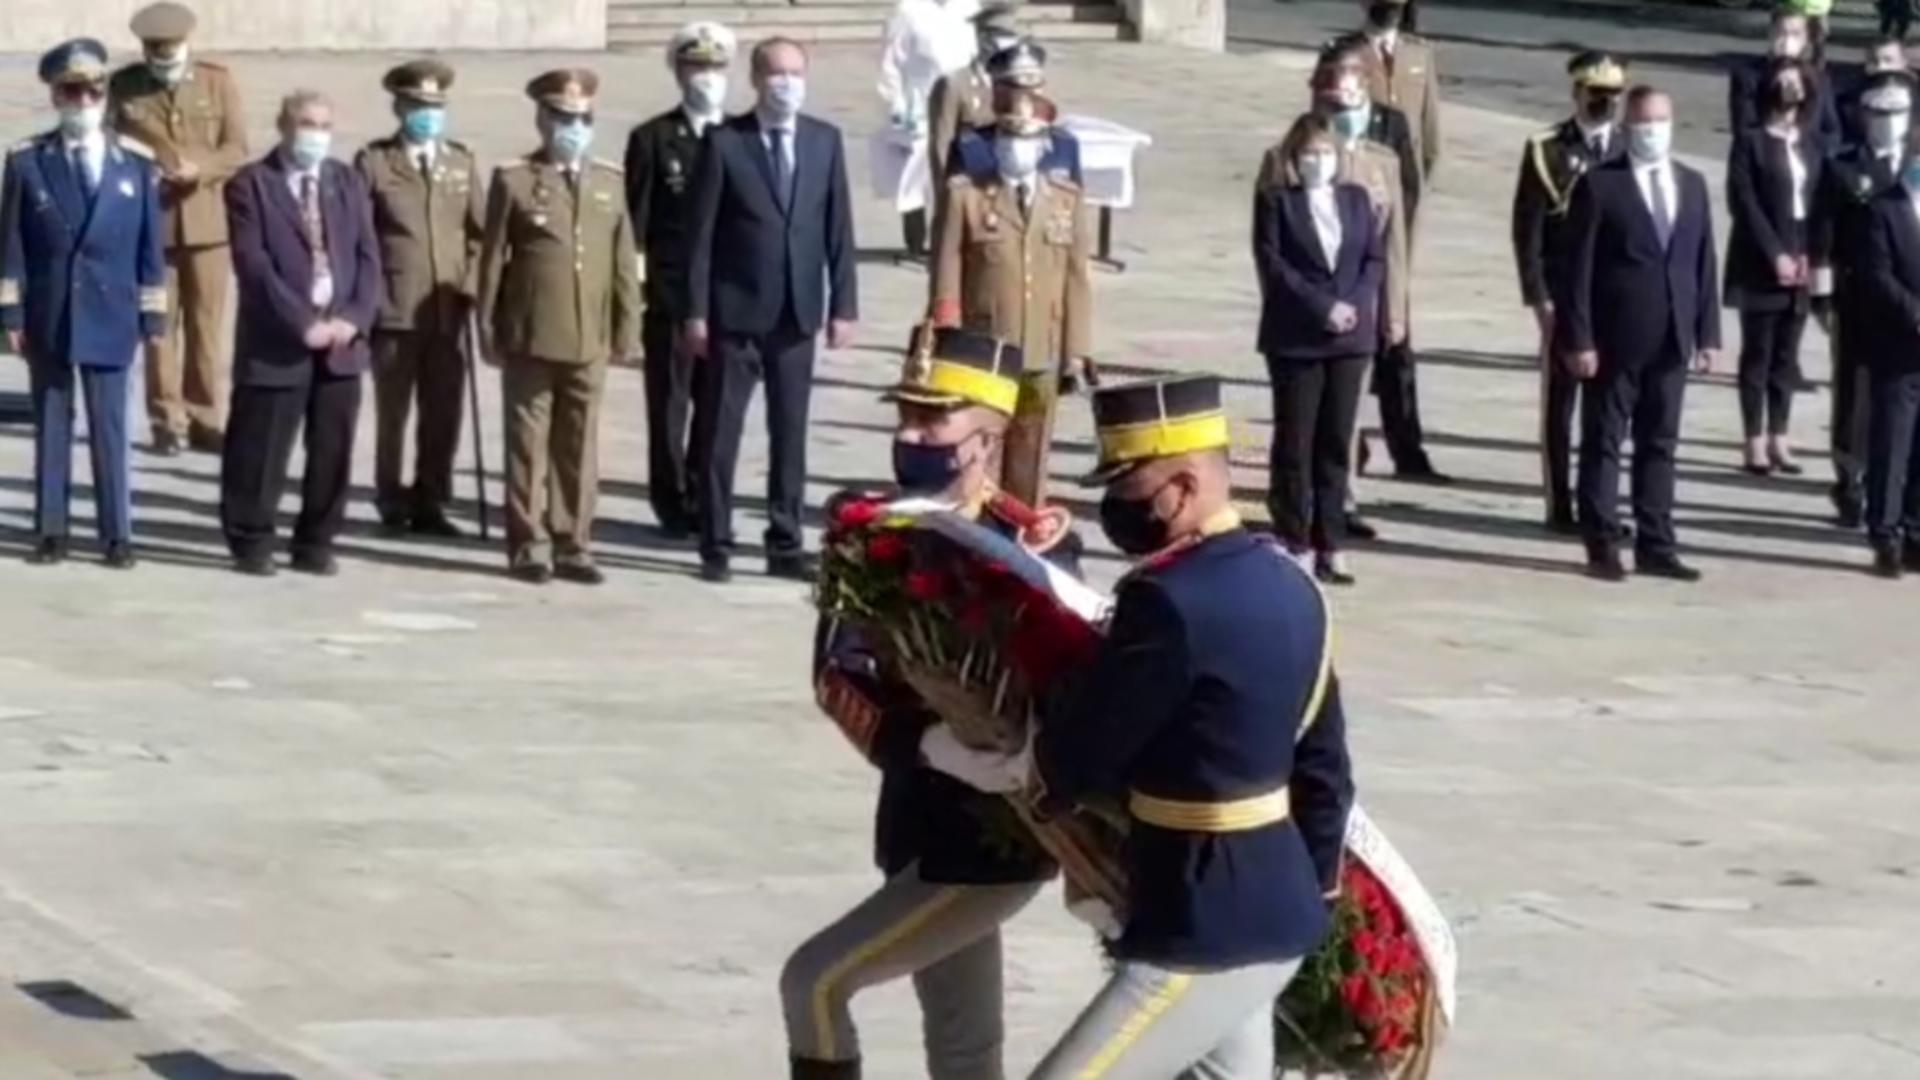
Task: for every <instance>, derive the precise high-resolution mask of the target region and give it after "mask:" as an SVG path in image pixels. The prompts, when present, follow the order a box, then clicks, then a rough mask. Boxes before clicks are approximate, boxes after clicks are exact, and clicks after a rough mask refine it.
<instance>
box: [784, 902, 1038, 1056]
mask: <svg viewBox="0 0 1920 1080" xmlns="http://www.w3.org/2000/svg"><path fill="white" fill-rule="evenodd" d="M1041 886H1042V883H1041V882H1037V881H1036V882H1022V883H1020V884H1015V885H935V884H930V883H928V882H925V881H922V880H921V879H920V868H919V865H918V864H915V865H913V866H909V867H907V868H906V869H905V870H902V871H901V872H900V873H898V874H895V875H894V876H893V877H892V878H889V879H888V880H887V883H886V884H885V885H882V886H881V887H880V889H879V891H878V892H875V893H874V894H873V895H872V896H869V897H868V898H867V899H866V900H864V901H862V902H861V903H860V905H859V906H858V907H855V908H854V909H853V910H852V911H849V912H847V913H846V914H845V915H843V916H841V917H840V919H839V920H838V921H836V922H834V923H833V924H832V925H831V926H828V927H827V928H826V929H825V930H822V931H820V932H819V933H818V934H815V935H814V936H813V937H812V938H811V939H809V940H808V941H807V943H806V944H804V945H802V946H800V948H799V949H797V950H795V952H794V954H793V956H792V957H791V958H789V959H788V960H787V966H786V969H785V970H784V971H782V972H781V973H780V999H781V1004H782V1006H783V1008H784V1009H785V1012H786V1019H787V1046H788V1048H789V1050H790V1052H791V1053H792V1055H793V1056H794V1057H796V1058H804V1059H809V1060H813V1061H856V1060H858V1059H859V1057H860V1041H859V1036H858V1035H857V1034H856V1033H855V1031H854V1027H853V1013H852V1012H851V1010H850V1009H849V1005H850V1004H851V1003H852V1000H853V996H854V995H855V994H857V993H859V992H860V991H861V990H864V989H866V988H867V987H869V986H876V985H878V984H880V983H884V982H890V981H892V980H894V979H898V978H900V977H901V976H903V975H912V976H913V988H914V991H915V992H916V993H917V994H918V995H919V998H920V1011H921V1016H922V1023H923V1025H924V1032H925V1038H926V1048H927V1075H928V1076H929V1077H930V1078H931V1080H1004V1077H1005V1076H1006V1070H1005V1067H1004V1066H1003V1065H1002V1063H1001V1052H1002V1049H1003V1047H1004V1045H1005V1043H1006V1030H1005V1026H1004V1024H1003V1021H1002V1017H1001V970H1000V924H1001V923H1003V922H1006V921H1007V920H1008V919H1010V918H1012V917H1013V916H1014V915H1015V913H1017V912H1018V911H1019V910H1020V909H1021V908H1023V907H1026V906H1027V903H1028V902H1029V901H1031V900H1032V899H1033V898H1034V897H1035V896H1036V895H1038V894H1039V892H1040V889H1041Z"/></svg>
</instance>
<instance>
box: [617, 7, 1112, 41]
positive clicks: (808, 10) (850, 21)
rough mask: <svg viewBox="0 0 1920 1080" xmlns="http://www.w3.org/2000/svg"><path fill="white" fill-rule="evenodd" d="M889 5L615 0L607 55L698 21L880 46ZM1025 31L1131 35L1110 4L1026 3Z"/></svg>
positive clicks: (748, 35)
mask: <svg viewBox="0 0 1920 1080" xmlns="http://www.w3.org/2000/svg"><path fill="white" fill-rule="evenodd" d="M892 7H893V3H892V0H828V2H823V3H802V4H796V3H787V2H784V0H781V2H771V0H731V2H715V0H694V2H684V0H612V2H611V3H609V4H608V6H607V45H608V47H609V48H614V49H621V48H643V47H649V46H658V45H662V44H665V43H666V42H667V41H668V40H669V39H670V38H672V36H673V33H674V31H676V30H678V29H679V28H680V27H681V26H683V25H685V24H687V23H689V22H693V21H696V20H711V21H714V22H718V23H722V24H724V25H726V26H727V27H729V28H731V29H732V30H734V31H735V32H736V33H738V34H739V35H740V38H741V41H742V44H743V45H748V44H750V43H751V42H753V41H755V40H758V39H760V38H765V37H770V36H772V35H775V34H780V35H784V36H786V37H791V38H794V39H795V40H798V41H805V42H820V41H879V40H880V37H881V34H882V32H883V31H884V30H885V28H886V22H887V15H888V13H889V12H890V11H891V10H892ZM1021 16H1022V18H1021V21H1022V23H1023V24H1025V25H1028V26H1030V27H1031V28H1032V32H1033V33H1034V34H1035V35H1037V36H1038V37H1040V38H1041V39H1042V40H1048V41H1069V40H1072V41H1117V40H1121V39H1123V38H1125V37H1126V36H1127V33H1128V28H1127V25H1126V21H1125V19H1124V18H1122V16H1121V12H1120V8H1119V6H1118V5H1116V4H1113V3H1102V2H1076V0H1044V2H1035V3H1028V4H1026V5H1024V6H1023V8H1022V12H1021Z"/></svg>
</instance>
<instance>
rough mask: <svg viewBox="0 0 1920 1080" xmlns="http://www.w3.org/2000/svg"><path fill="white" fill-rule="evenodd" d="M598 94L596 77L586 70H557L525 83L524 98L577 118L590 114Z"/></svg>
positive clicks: (598, 82)
mask: <svg viewBox="0 0 1920 1080" xmlns="http://www.w3.org/2000/svg"><path fill="white" fill-rule="evenodd" d="M599 92H600V76H598V75H595V74H594V73H593V72H591V71H588V70H587V69H586V68H559V69H557V70H554V71H549V72H547V73H546V74H545V75H541V76H539V77H538V78H536V79H534V80H533V81H532V82H530V83H528V84H527V96H528V97H530V98H532V99H533V100H535V101H537V102H539V103H540V104H542V105H545V106H546V107H547V108H549V109H552V110H553V111H555V112H561V113H568V114H570V115H575V116H577V115H580V114H582V113H589V112H592V111H593V97H594V95H595V94H597V93H599Z"/></svg>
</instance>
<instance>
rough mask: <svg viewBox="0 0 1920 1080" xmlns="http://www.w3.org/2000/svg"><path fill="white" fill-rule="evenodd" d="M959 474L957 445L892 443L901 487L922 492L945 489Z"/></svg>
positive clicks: (894, 466)
mask: <svg viewBox="0 0 1920 1080" xmlns="http://www.w3.org/2000/svg"><path fill="white" fill-rule="evenodd" d="M959 475H960V448H959V447H958V446H928V445H926V444H924V443H909V442H896V443H894V444H893V480H894V482H895V483H897V484H899V485H900V489H901V490H902V491H914V492H921V493H923V494H925V493H932V492H938V491H945V490H946V489H947V488H948V487H949V486H951V485H952V483H953V480H954V478H955V477H957V476H959Z"/></svg>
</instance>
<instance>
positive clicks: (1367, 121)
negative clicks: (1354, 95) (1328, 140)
mask: <svg viewBox="0 0 1920 1080" xmlns="http://www.w3.org/2000/svg"><path fill="white" fill-rule="evenodd" d="M1372 123H1373V107H1372V106H1371V105H1355V106H1354V107H1353V108H1351V109H1341V110H1340V111H1339V112H1337V113H1334V114H1333V130H1334V132H1335V133H1337V134H1338V135H1339V136H1340V137H1341V138H1342V139H1347V140H1352V139H1359V138H1363V137H1365V135H1366V134H1367V128H1368V127H1369V126H1371V125H1372Z"/></svg>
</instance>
